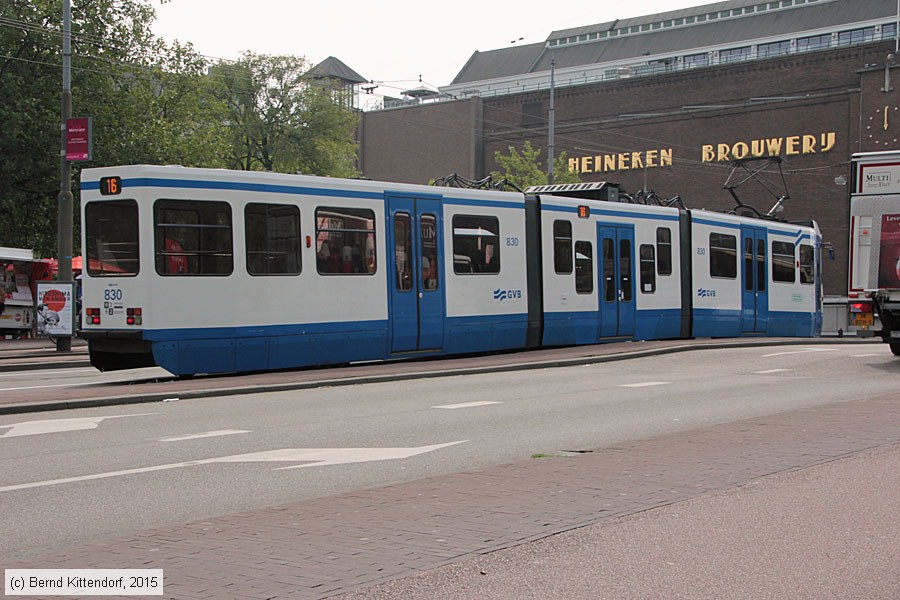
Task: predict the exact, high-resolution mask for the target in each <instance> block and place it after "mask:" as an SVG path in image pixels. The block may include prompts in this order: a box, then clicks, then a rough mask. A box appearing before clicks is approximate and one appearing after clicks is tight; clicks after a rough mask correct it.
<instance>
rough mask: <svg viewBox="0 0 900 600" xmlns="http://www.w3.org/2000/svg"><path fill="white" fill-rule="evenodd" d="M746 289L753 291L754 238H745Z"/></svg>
mask: <svg viewBox="0 0 900 600" xmlns="http://www.w3.org/2000/svg"><path fill="white" fill-rule="evenodd" d="M744 291H746V292H752V291H753V238H751V237H747V238H744Z"/></svg>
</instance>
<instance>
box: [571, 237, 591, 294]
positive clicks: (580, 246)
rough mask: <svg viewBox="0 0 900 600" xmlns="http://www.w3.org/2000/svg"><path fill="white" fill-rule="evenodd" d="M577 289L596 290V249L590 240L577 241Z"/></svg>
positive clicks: (578, 290)
mask: <svg viewBox="0 0 900 600" xmlns="http://www.w3.org/2000/svg"><path fill="white" fill-rule="evenodd" d="M575 291H576V292H577V293H579V294H591V293H593V291H594V249H593V246H591V243H590V242H580V241H579V242H575Z"/></svg>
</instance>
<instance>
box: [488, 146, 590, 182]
mask: <svg viewBox="0 0 900 600" xmlns="http://www.w3.org/2000/svg"><path fill="white" fill-rule="evenodd" d="M494 161H495V162H496V163H497V164H498V165H499V166H500V169H501V170H500V171H492V172H491V177H493V178H494V179H504V178H505V179H508V180H509V181H511V182H512V183H514V184H515V185H517V186H518V187H519V188H521V189H523V190H524V189H525V188H526V187H529V186H532V185H546V183H547V172H546V170H545V166H544V165H545V164H546V161H542V160H541V149H540V148H535V147H533V146H532V145H531V142H530V141H526V142H525V143H524V144H523V145H522V149H521V151H519V150H516V148H515V146H510V147H509V154H503V153H501V152H500V151H497V152H494ZM580 181H581V178H580V177H579V176H578V173H576V172H575V171H570V170H569V162H568V160H567V159H566V153H565V152H561V153H560V154H559V156H557V157H555V158H554V159H553V183H579V182H580Z"/></svg>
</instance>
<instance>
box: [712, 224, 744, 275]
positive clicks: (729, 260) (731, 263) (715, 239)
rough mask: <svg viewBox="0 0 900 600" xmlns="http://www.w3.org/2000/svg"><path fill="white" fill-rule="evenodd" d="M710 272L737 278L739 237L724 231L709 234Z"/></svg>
mask: <svg viewBox="0 0 900 600" xmlns="http://www.w3.org/2000/svg"><path fill="white" fill-rule="evenodd" d="M709 274H710V276H711V277H721V278H726V279H735V278H737V238H736V237H735V236H733V235H727V234H724V233H711V234H709Z"/></svg>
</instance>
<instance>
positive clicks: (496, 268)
mask: <svg viewBox="0 0 900 600" xmlns="http://www.w3.org/2000/svg"><path fill="white" fill-rule="evenodd" d="M453 272H454V273H457V274H460V275H463V274H470V273H491V274H494V273H499V272H500V221H499V220H498V219H497V217H484V216H477V215H454V217H453Z"/></svg>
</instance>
